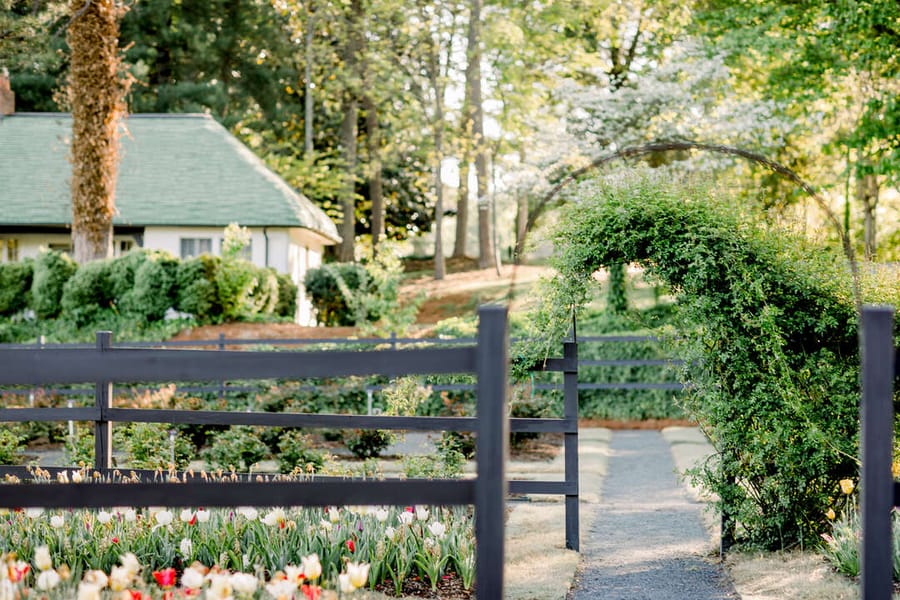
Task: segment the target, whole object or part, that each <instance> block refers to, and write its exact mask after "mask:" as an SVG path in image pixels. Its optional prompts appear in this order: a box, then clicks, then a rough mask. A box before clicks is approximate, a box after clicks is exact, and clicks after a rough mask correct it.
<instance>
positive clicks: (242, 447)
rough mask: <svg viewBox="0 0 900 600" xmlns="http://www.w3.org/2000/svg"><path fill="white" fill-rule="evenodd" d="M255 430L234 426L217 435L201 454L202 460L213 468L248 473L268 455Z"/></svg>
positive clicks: (266, 448)
mask: <svg viewBox="0 0 900 600" xmlns="http://www.w3.org/2000/svg"><path fill="white" fill-rule="evenodd" d="M259 438H260V433H259V431H258V429H257V428H254V427H249V426H244V425H236V426H233V427H230V428H229V429H228V430H226V431H223V432H222V433H220V434H218V435H217V436H216V437H215V439H214V440H213V442H212V444H211V445H210V446H209V447H208V448H207V449H206V450H205V451H204V452H203V458H204V459H205V460H206V462H208V463H209V464H210V465H212V466H213V467H218V468H222V469H234V470H236V471H239V472H243V473H246V472H249V471H250V470H251V469H252V468H253V465H255V464H256V463H258V462H259V461H261V460H263V459H264V458H265V457H266V456H268V454H269V448H268V447H267V446H266V445H265V444H264V443H263V442H262V440H260V439H259Z"/></svg>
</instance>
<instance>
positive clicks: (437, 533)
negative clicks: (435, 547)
mask: <svg viewBox="0 0 900 600" xmlns="http://www.w3.org/2000/svg"><path fill="white" fill-rule="evenodd" d="M428 531H430V532H431V535H433V536H434V537H436V538H437V539H439V540H440V539H443V538H444V534H445V533H447V527H446V526H445V525H444V524H443V523H441V522H440V521H435V522H433V523H432V524H431V525H429V526H428Z"/></svg>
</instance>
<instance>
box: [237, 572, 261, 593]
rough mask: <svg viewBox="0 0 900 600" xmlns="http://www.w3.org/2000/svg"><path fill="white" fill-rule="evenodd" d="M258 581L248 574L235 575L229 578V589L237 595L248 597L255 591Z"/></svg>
mask: <svg viewBox="0 0 900 600" xmlns="http://www.w3.org/2000/svg"><path fill="white" fill-rule="evenodd" d="M258 585H259V580H258V579H257V578H256V577H255V576H253V575H251V574H250V573H235V574H234V575H232V576H231V587H233V588H234V591H235V592H237V593H238V594H243V595H246V596H249V595H250V594H252V593H253V592H255V591H256V587H257V586H258Z"/></svg>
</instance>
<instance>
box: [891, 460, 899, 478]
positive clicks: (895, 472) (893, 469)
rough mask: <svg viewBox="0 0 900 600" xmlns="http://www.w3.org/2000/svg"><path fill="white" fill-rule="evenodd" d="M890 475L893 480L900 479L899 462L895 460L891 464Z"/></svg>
mask: <svg viewBox="0 0 900 600" xmlns="http://www.w3.org/2000/svg"><path fill="white" fill-rule="evenodd" d="M891 475H893V476H894V479H900V461H898V460H895V461H894V462H892V463H891Z"/></svg>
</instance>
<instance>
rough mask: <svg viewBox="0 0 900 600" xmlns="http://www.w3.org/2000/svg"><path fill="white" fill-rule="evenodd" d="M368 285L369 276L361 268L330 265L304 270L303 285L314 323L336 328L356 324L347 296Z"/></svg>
mask: <svg viewBox="0 0 900 600" xmlns="http://www.w3.org/2000/svg"><path fill="white" fill-rule="evenodd" d="M367 282H368V275H367V274H366V269H365V267H363V266H362V265H360V264H357V263H332V264H327V265H323V266H321V267H319V268H318V269H310V270H309V271H307V273H306V278H305V280H304V281H303V285H304V286H305V287H306V293H307V294H309V298H310V302H312V305H313V307H314V308H315V309H316V320H317V321H318V322H319V323H320V324H322V325H327V326H335V325H354V324H355V323H356V315H355V314H354V313H353V310H352V309H351V307H350V303H349V302H348V300H347V293H351V294H352V293H354V292H356V291H358V290H359V289H360V287H361V286H364V285H366V283H367ZM342 284H343V287H344V288H345V289H343V290H342V289H341V287H342Z"/></svg>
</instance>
